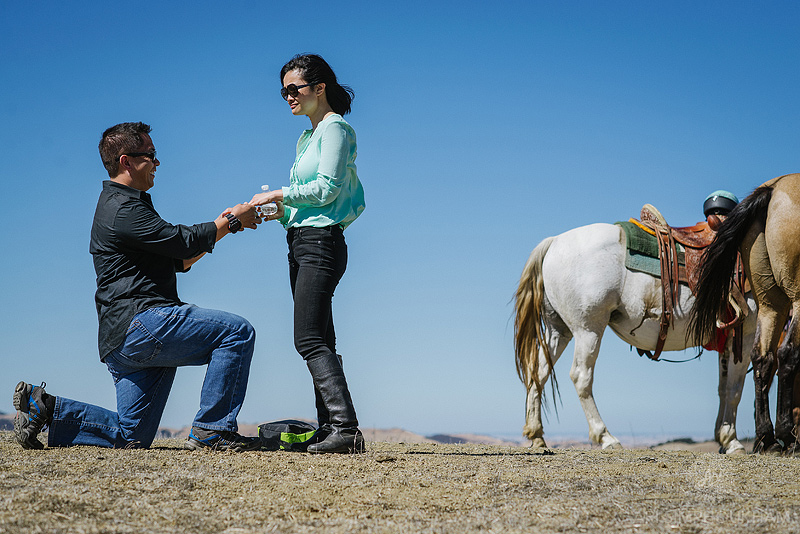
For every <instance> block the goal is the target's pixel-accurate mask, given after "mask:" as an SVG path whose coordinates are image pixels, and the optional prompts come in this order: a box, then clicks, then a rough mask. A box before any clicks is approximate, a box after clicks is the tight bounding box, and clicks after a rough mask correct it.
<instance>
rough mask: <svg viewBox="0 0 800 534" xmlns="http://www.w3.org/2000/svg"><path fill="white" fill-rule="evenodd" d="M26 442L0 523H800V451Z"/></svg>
mask: <svg viewBox="0 0 800 534" xmlns="http://www.w3.org/2000/svg"><path fill="white" fill-rule="evenodd" d="M181 445H182V442H181V441H180V440H177V439H175V440H163V441H158V442H156V444H155V446H154V448H153V449H151V450H108V449H99V448H92V447H75V448H69V449H47V450H44V451H25V450H22V449H21V448H20V447H18V446H17V445H16V443H15V442H14V441H13V439H12V436H11V434H10V433H9V432H3V433H0V487H1V488H2V490H0V532H2V533H39V532H42V533H62V532H63V533H75V534H82V533H87V534H88V533H136V534H139V533H150V532H192V533H199V534H204V533H218V532H223V533H226V534H251V533H263V532H335V533H338V532H342V533H344V532H458V533H462V532H478V531H481V532H502V533H513V532H604V533H605V532H681V533H700V532H703V533H705V532H708V533H729V532H736V531H740V532H748V533H754V532H765V533H766V532H769V533H777V532H798V531H800V459H790V458H774V457H762V456H753V455H747V456H738V457H725V456H721V455H718V454H715V453H697V452H688V451H662V450H658V451H656V450H647V449H638V450H625V451H613V452H609V451H600V450H585V449H554V450H552V451H550V450H547V451H544V450H533V449H528V448H524V447H500V446H487V445H438V444H430V443H419V444H403V443H392V444H389V443H375V442H373V443H369V452H367V453H366V454H363V455H358V456H312V455H308V454H299V453H287V452H250V453H243V454H234V453H220V452H205V451H203V452H191V451H184V450H182V449H181V448H180V447H181Z"/></svg>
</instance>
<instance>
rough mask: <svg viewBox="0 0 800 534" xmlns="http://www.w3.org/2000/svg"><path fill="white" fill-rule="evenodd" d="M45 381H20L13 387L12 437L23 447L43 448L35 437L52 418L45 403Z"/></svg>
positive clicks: (50, 411) (51, 413)
mask: <svg viewBox="0 0 800 534" xmlns="http://www.w3.org/2000/svg"><path fill="white" fill-rule="evenodd" d="M44 386H45V383H44V382H42V385H41V386H33V385H31V384H28V383H27V382H20V383H19V384H17V387H15V388H14V408H16V409H17V415H15V416H14V437H15V438H16V439H17V443H19V444H20V445H22V448H24V449H43V448H44V445H42V442H41V441H39V439H38V438H37V437H36V436H38V435H39V432H41V431H42V428H44V426H45V425H46V424H48V423H49V422H50V420H51V419H52V418H53V412H52V410H50V409H48V408H47V406H46V405H45V400H44V396H45V395H46V393H45V391H44Z"/></svg>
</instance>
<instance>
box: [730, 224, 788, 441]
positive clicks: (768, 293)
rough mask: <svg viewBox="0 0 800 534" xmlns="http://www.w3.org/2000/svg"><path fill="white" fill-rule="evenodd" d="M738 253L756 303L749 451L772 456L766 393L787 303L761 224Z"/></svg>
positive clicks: (772, 370) (753, 230) (756, 225)
mask: <svg viewBox="0 0 800 534" xmlns="http://www.w3.org/2000/svg"><path fill="white" fill-rule="evenodd" d="M739 250H740V251H741V253H742V262H743V263H744V267H745V271H746V272H747V278H748V279H749V280H750V284H751V285H752V287H753V296H754V297H755V299H756V303H757V304H758V319H757V322H756V339H755V343H754V344H753V350H752V353H751V359H752V363H753V384H754V385H755V420H756V441H755V444H754V445H753V452H758V453H769V454H775V453H778V452H780V445H779V444H778V443H777V442H776V441H775V431H774V429H773V426H772V419H771V418H770V410H769V390H770V386H771V384H772V377H773V376H774V375H775V371H776V369H777V359H776V350H777V347H778V340H779V339H780V335H781V332H782V330H783V325H784V324H785V321H786V316H787V315H788V313H789V300H788V298H787V297H786V295H785V294H784V293H783V292H782V291H781V289H780V288H779V287H778V284H777V283H776V281H775V277H774V276H773V274H772V265H771V263H770V257H769V254H768V253H767V245H766V238H765V236H764V231H763V226H762V225H761V224H754V225H753V226H752V227H751V228H750V230H748V233H747V235H746V236H745V237H744V240H743V241H742V243H741V245H740V247H739Z"/></svg>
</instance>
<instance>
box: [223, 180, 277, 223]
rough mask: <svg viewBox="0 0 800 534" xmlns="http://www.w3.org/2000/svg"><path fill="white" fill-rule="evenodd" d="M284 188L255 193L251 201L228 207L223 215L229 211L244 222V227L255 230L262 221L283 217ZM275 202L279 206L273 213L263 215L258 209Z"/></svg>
mask: <svg viewBox="0 0 800 534" xmlns="http://www.w3.org/2000/svg"><path fill="white" fill-rule="evenodd" d="M282 200H283V190H281V189H276V190H274V191H267V192H265V193H258V194H255V195H253V198H252V199H250V201H249V202H245V203H242V204H237V205H235V206H234V207H232V208H228V209H226V210H225V211H223V212H222V215H221V217H225V216H226V215H228V214H229V213H230V214H231V215H233V216H234V217H236V218H237V219H239V220H240V221H241V222H242V227H244V228H250V229H252V230H255V229H256V228H258V225H259V224H261V223H262V221H272V220H275V219H280V218H281V217H283V213H284V208H283V202H282ZM270 202H274V203H275V204H277V206H278V211H277V212H276V213H273V214H272V215H266V216H264V217H262V216H261V214H260V212H259V211H258V210H257V208H258V207H259V206H263V205H264V204H269V203H270Z"/></svg>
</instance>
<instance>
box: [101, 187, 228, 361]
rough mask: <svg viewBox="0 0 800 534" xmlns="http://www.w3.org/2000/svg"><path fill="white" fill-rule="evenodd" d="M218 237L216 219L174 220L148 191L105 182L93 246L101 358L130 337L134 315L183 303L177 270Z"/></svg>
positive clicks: (181, 270) (211, 247)
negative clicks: (167, 217)
mask: <svg viewBox="0 0 800 534" xmlns="http://www.w3.org/2000/svg"><path fill="white" fill-rule="evenodd" d="M216 236H217V227H216V225H215V224H214V223H213V222H207V223H202V224H196V225H194V226H183V225H180V224H179V225H173V224H170V223H168V222H166V221H165V220H164V219H162V218H161V217H159V215H158V213H157V212H156V210H155V208H154V207H153V201H152V200H151V198H150V195H149V194H147V193H146V192H144V191H139V190H138V189H133V188H130V187H127V186H125V185H122V184H119V183H116V182H112V181H110V180H106V181H104V182H103V192H102V193H100V199H99V200H98V201H97V209H96V211H95V214H94V222H93V223H92V238H91V242H90V244H89V252H91V253H92V257H93V260H94V270H95V273H97V292H96V293H95V303H96V305H97V316H98V319H99V321H100V328H99V333H98V348H99V349H100V359H101V360H103V359H104V358H105V357H106V356H107V355H108V353H109V352H111V351H112V350H114V349H115V348H117V347H118V346H119V345H120V344H121V343H122V341H123V340H124V339H125V335H126V333H127V330H128V327H129V326H130V323H131V321H132V320H133V317H134V315H136V314H137V313H139V312H141V311H144V310H146V309H149V308H154V307H158V306H173V305H176V304H181V301H180V299H179V298H178V288H177V278H176V276H175V273H176V272H184V271H185V270H184V268H183V260H188V259H191V258H194V257H196V256H198V255H200V254H202V253H203V252H211V251H212V249H213V248H214V244H215V242H216Z"/></svg>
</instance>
